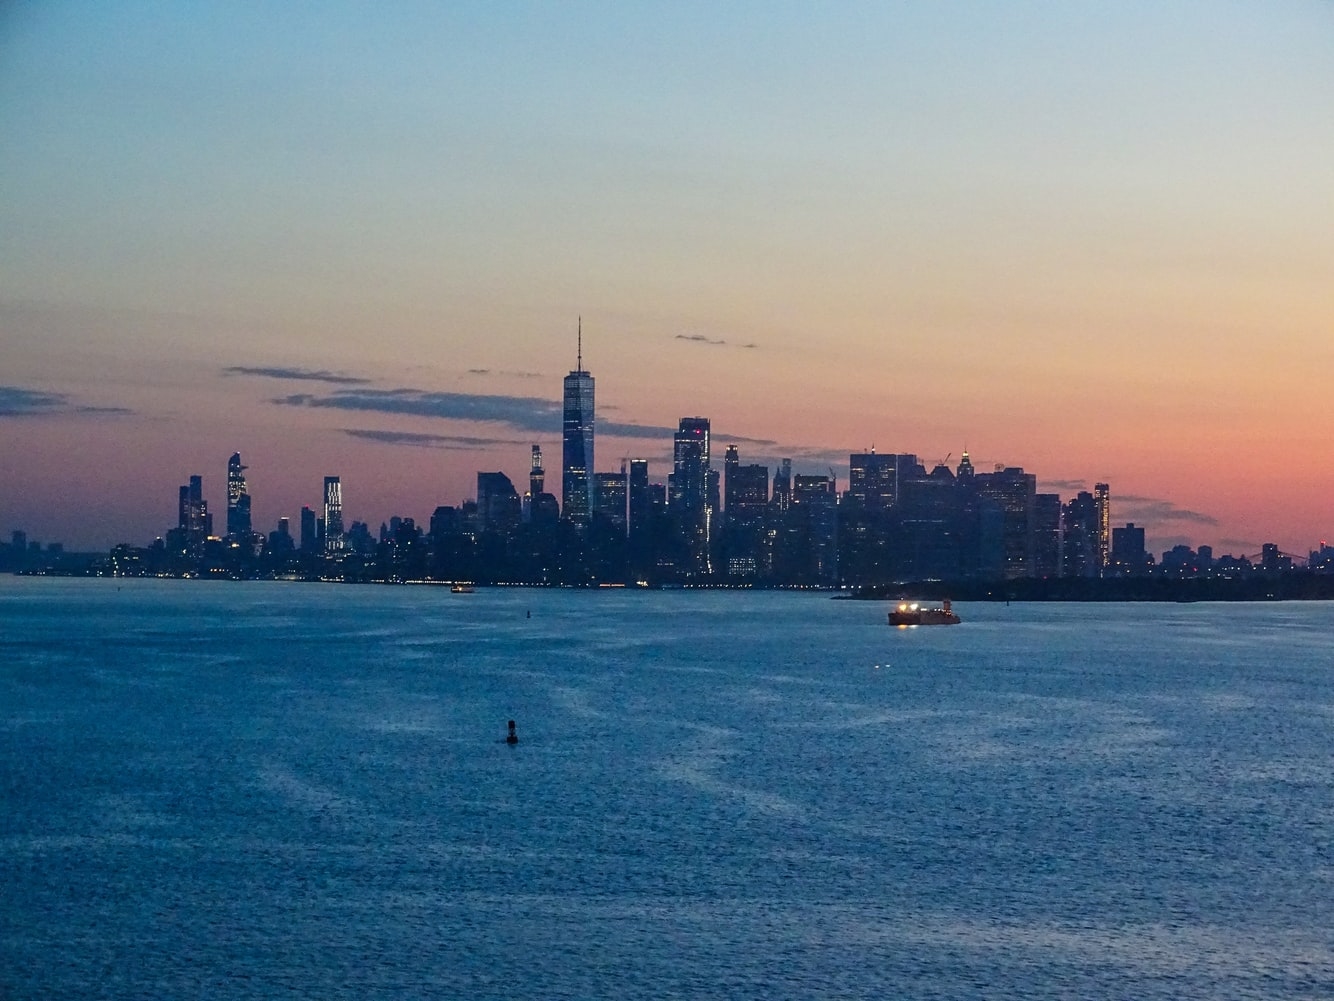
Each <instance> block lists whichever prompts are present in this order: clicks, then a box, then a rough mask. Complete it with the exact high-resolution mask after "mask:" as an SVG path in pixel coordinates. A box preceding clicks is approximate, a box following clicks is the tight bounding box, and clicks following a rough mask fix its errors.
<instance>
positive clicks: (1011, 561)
mask: <svg viewBox="0 0 1334 1001" xmlns="http://www.w3.org/2000/svg"><path fill="white" fill-rule="evenodd" d="M973 479H974V482H975V483H976V484H977V494H978V497H979V498H981V499H983V500H986V501H990V502H992V503H993V504H995V505H996V506H997V507H999V508H1000V511H1001V518H1002V521H1001V547H1002V551H1003V556H1002V565H1001V576H1002V577H1004V578H1005V579H1006V580H1016V579H1019V578H1022V577H1033V576H1036V564H1035V559H1036V551H1035V550H1036V543H1037V536H1036V532H1035V529H1036V521H1035V518H1034V507H1035V505H1036V503H1037V477H1036V476H1035V475H1033V474H1032V473H1025V472H1024V471H1023V469H1022V468H1020V467H1018V466H1009V467H1005V468H1002V469H998V470H996V471H995V472H994V473H978V474H977V475H976V476H975V477H974V478H973Z"/></svg>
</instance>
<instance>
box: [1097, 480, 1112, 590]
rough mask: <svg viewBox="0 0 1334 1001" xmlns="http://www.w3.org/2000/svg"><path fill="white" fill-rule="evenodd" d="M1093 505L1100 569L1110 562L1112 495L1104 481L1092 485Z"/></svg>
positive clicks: (1106, 566) (1102, 569)
mask: <svg viewBox="0 0 1334 1001" xmlns="http://www.w3.org/2000/svg"><path fill="white" fill-rule="evenodd" d="M1093 507H1094V510H1095V511H1096V512H1097V514H1098V541H1097V553H1098V566H1099V567H1100V568H1101V571H1100V572H1102V571H1106V569H1107V568H1108V567H1109V566H1110V565H1111V562H1112V496H1111V490H1110V489H1109V488H1108V486H1107V484H1106V483H1095V484H1094V486H1093Z"/></svg>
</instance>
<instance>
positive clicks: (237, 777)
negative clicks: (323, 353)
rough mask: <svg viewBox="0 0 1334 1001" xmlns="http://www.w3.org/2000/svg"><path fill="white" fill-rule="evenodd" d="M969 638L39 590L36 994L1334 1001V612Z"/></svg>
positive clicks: (973, 623)
mask: <svg viewBox="0 0 1334 1001" xmlns="http://www.w3.org/2000/svg"><path fill="white" fill-rule="evenodd" d="M959 610H960V612H961V613H962V615H963V617H964V624H963V625H962V626H959V627H957V628H950V629H940V628H937V629H929V628H928V629H914V630H891V629H890V628H889V627H888V626H886V625H885V624H884V621H885V619H884V613H885V606H883V605H880V604H869V603H862V602H846V601H832V600H830V599H829V598H828V597H827V596H823V595H811V594H746V593H732V592H698V593H697V592H660V593H638V592H626V591H619V592H607V591H580V592H577V591H538V590H508V589H480V590H479V591H478V592H477V593H476V594H473V595H453V594H450V593H449V592H448V590H446V589H439V588H423V587H396V588H394V587H344V586H334V585H286V584H261V583H247V584H227V583H200V582H156V581H126V582H120V583H117V582H112V581H73V580H40V579H32V580H29V579H17V578H0V654H2V656H0V997H3V998H5V999H6V1001H9V999H27V998H132V997H133V998H138V997H153V998H187V997H188V998H206V997H207V998H212V997H234V998H290V997H302V998H387V997H394V998H410V997H430V998H482V999H486V998H497V999H498V998H521V997H522V998H590V999H593V998H616V999H634V998H666V997H679V998H784V997H790V998H802V997H827V998H871V997H875V998H882V997H909V998H1053V997H1063V998H1064V997H1108V998H1111V997H1116V998H1123V997H1124V998H1182V997H1196V998H1329V997H1334V605H1328V604H1287V603H1276V604H1257V605H1209V604H1192V605H1014V606H1010V607H1006V606H1004V605H965V606H960V609H959ZM530 613H531V617H529V614H530ZM509 718H514V719H515V720H517V722H518V727H519V735H520V737H521V742H520V743H519V745H518V746H517V747H508V746H506V744H505V743H504V739H503V738H504V732H505V721H506V720H507V719H509Z"/></svg>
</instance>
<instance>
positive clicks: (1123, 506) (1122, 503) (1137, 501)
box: [1112, 494, 1218, 525]
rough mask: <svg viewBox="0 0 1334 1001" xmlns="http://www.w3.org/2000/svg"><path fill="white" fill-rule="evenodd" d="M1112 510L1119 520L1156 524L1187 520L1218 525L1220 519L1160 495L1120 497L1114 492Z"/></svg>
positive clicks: (1128, 495)
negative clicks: (1174, 502) (1178, 504)
mask: <svg viewBox="0 0 1334 1001" xmlns="http://www.w3.org/2000/svg"><path fill="white" fill-rule="evenodd" d="M1112 510H1113V511H1114V512H1115V513H1116V518H1117V520H1118V521H1119V520H1121V519H1122V518H1124V519H1125V520H1127V521H1134V522H1145V523H1149V524H1156V523H1158V522H1164V521H1186V522H1190V523H1191V524H1194V525H1217V524H1218V519H1217V518H1215V517H1214V516H1213V515H1211V514H1204V513H1203V512H1201V511H1191V510H1188V509H1187V508H1181V507H1177V506H1176V505H1175V504H1173V503H1172V502H1171V501H1169V500H1163V499H1162V498H1160V497H1137V496H1134V495H1133V494H1127V495H1125V496H1121V497H1118V496H1117V495H1116V494H1112Z"/></svg>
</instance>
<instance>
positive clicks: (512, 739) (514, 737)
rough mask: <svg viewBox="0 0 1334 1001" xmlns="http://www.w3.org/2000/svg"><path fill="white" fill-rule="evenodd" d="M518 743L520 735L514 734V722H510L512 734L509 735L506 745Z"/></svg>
mask: <svg viewBox="0 0 1334 1001" xmlns="http://www.w3.org/2000/svg"><path fill="white" fill-rule="evenodd" d="M518 742H519V735H518V734H517V733H515V732H514V720H510V732H509V735H508V736H506V738H505V743H507V744H517V743H518Z"/></svg>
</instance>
